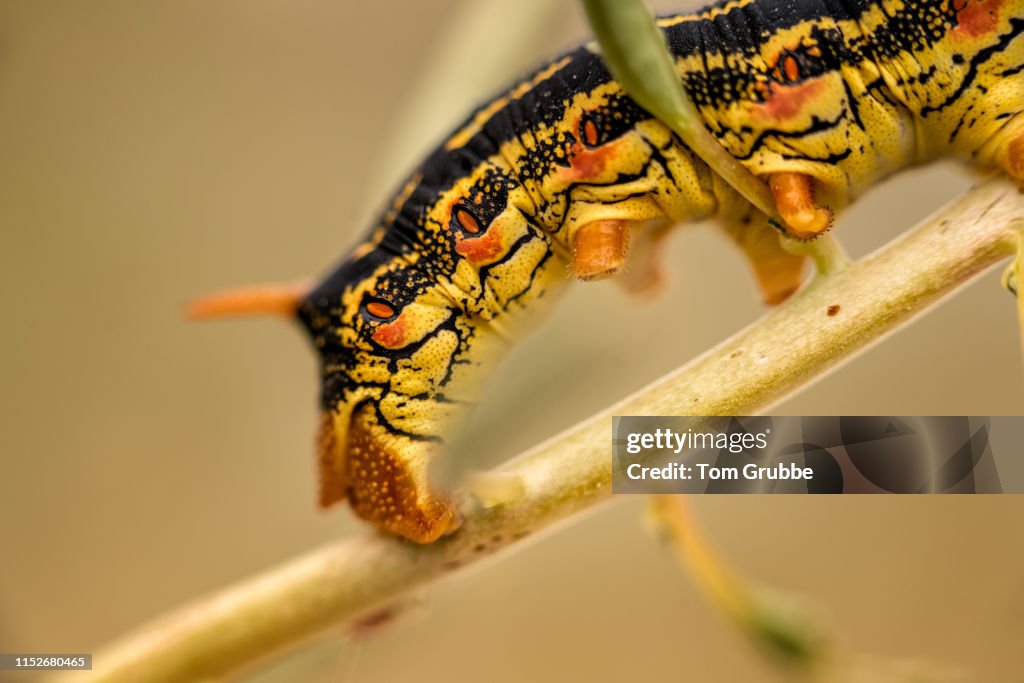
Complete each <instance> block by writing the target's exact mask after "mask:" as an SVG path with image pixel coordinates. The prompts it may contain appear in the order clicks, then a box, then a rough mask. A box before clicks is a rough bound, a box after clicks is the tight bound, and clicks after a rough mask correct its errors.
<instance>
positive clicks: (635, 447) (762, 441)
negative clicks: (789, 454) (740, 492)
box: [626, 428, 814, 481]
mask: <svg viewBox="0 0 1024 683" xmlns="http://www.w3.org/2000/svg"><path fill="white" fill-rule="evenodd" d="M770 433H771V429H766V430H765V431H763V432H731V433H727V432H695V431H693V430H687V431H685V432H676V431H673V430H671V429H660V428H659V429H655V430H653V431H651V432H630V433H629V434H627V435H626V452H627V453H629V454H631V455H638V454H640V453H642V452H644V451H645V450H657V451H662V452H666V451H667V452H673V453H675V454H679V453H681V452H683V451H693V450H703V449H706V450H718V451H728V452H729V453H733V454H739V453H744V452H748V451H754V450H764V449H765V448H767V447H768V435H769V434H770ZM626 476H627V477H629V478H630V479H634V480H647V479H661V480H665V479H674V480H693V479H697V480H704V481H717V480H723V479H732V480H739V479H747V480H751V481H758V480H765V479H776V480H777V479H803V480H810V479H812V478H813V477H814V470H813V469H812V468H810V467H799V466H797V465H796V464H795V463H776V464H773V465H768V466H765V465H758V464H757V463H747V464H745V465H743V466H742V467H734V466H727V465H717V464H711V463H704V462H695V463H693V464H691V465H687V464H684V463H681V462H672V463H667V464H664V465H662V466H660V467H646V466H644V465H642V464H640V463H632V464H630V465H629V466H628V467H627V468H626Z"/></svg>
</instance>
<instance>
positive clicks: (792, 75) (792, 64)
mask: <svg viewBox="0 0 1024 683" xmlns="http://www.w3.org/2000/svg"><path fill="white" fill-rule="evenodd" d="M782 68H783V69H785V71H786V80H787V81H789V82H790V83H795V82H796V81H799V80H800V64H799V62H797V61H796V57H794V56H793V55H786V58H785V59H784V60H783V61H782Z"/></svg>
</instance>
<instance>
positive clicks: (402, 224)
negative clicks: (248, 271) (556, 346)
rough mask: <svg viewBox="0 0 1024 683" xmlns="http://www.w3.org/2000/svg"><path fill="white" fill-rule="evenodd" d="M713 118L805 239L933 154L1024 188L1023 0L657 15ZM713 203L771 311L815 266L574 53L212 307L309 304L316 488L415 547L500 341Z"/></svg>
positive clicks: (831, 2)
mask: <svg viewBox="0 0 1024 683" xmlns="http://www.w3.org/2000/svg"><path fill="white" fill-rule="evenodd" d="M659 25H660V27H661V28H662V30H663V31H664V33H665V37H666V40H667V44H668V46H669V49H670V51H671V52H672V54H673V56H674V58H675V64H676V66H677V68H678V72H679V76H680V78H681V79H682V81H683V84H684V86H685V88H686V90H687V91H688V92H689V94H690V96H691V97H692V98H693V100H694V102H695V103H696V105H697V107H698V109H699V111H700V113H701V115H702V117H703V120H704V124H705V125H706V127H707V128H708V130H709V131H710V132H711V133H712V134H713V135H714V136H715V137H716V138H717V139H718V140H719V141H720V142H721V144H722V145H723V146H724V147H725V148H726V149H727V150H728V151H729V152H730V153H731V154H732V155H734V156H735V157H736V158H737V159H739V160H740V161H741V162H742V163H743V164H744V165H745V166H746V167H747V168H749V169H750V170H751V171H752V172H753V173H754V174H755V175H757V176H759V177H761V178H763V179H765V180H766V181H768V182H769V184H770V186H771V188H772V191H773V194H774V196H775V200H776V203H777V205H778V209H779V213H780V215H781V216H782V217H783V218H784V219H785V221H786V223H787V224H788V228H787V230H788V231H789V232H790V233H791V234H793V235H794V236H796V237H800V238H810V237H813V236H815V235H817V234H819V233H820V232H821V231H823V230H825V229H827V227H828V226H829V224H830V223H831V219H832V212H833V211H834V210H838V209H841V208H842V207H843V206H845V205H846V204H847V203H848V202H849V201H851V200H852V199H854V198H856V197H857V196H858V195H859V194H861V193H862V192H863V191H864V190H865V189H866V188H867V187H869V186H870V185H871V184H872V183H875V182H876V181H878V180H880V179H881V178H883V177H885V176H887V175H889V174H891V173H893V172H896V171H898V170H900V169H902V168H906V167H908V166H912V165H915V164H922V163H926V162H928V161H930V160H932V159H935V158H937V157H954V158H959V159H963V160H965V161H968V162H970V163H972V164H974V165H977V166H979V167H995V168H999V169H1002V170H1003V171H1005V172H1006V173H1008V174H1009V175H1010V176H1011V177H1012V178H1013V179H1014V180H1015V181H1016V182H1017V183H1018V184H1021V185H1022V186H1024V116H1022V114H1021V112H1022V111H1024V35H1022V29H1024V0H727V1H723V2H718V3H717V4H715V5H713V6H711V7H709V8H707V9H705V10H704V11H702V12H700V13H697V14H692V15H685V16H674V17H666V18H663V19H661V20H659ZM709 217H715V218H717V219H718V220H719V222H720V223H721V225H722V226H723V227H724V229H725V230H726V231H727V232H728V233H729V234H730V235H731V236H732V237H733V239H734V240H735V241H736V242H737V244H738V245H739V246H740V247H741V248H742V249H743V250H744V251H745V252H746V254H747V255H748V256H749V257H750V260H751V263H752V265H753V268H754V271H755V274H756V276H757V279H758V282H759V284H760V288H761V292H762V295H763V296H764V298H765V300H766V301H768V302H772V303H774V302H778V301H781V300H783V299H784V298H785V297H786V296H788V295H789V294H790V293H792V292H793V291H794V290H795V289H796V287H797V286H798V285H799V283H800V280H801V269H802V267H803V258H802V257H800V256H794V255H791V254H789V253H787V252H785V251H784V250H783V249H782V248H781V247H780V245H779V240H778V239H777V235H776V234H775V233H774V232H773V230H772V229H770V228H769V227H768V220H767V218H766V217H765V216H763V215H761V214H760V213H759V212H757V211H756V210H755V209H754V208H753V207H752V206H751V205H750V204H749V203H747V202H746V201H745V200H744V199H742V198H741V197H740V195H739V194H737V192H736V191H735V190H733V189H732V188H731V187H729V186H728V185H726V184H725V183H724V182H723V181H722V180H721V179H720V178H718V177H717V176H716V175H715V174H713V173H712V172H711V171H710V170H709V169H708V167H707V166H706V165H705V164H704V163H703V162H702V161H701V160H700V159H699V158H697V157H696V156H695V155H694V154H693V153H691V151H690V150H689V149H687V147H686V146H685V145H683V143H682V142H681V141H680V140H679V139H678V138H677V137H676V136H675V135H674V134H673V133H672V132H671V131H669V129H668V128H666V126H664V125H663V124H662V123H660V122H659V121H657V120H655V119H653V118H652V117H651V115H650V114H648V113H647V112H646V111H644V110H643V109H642V108H640V107H639V106H638V105H636V104H635V103H634V102H633V101H632V100H631V99H630V98H629V97H628V96H627V95H626V94H625V93H624V91H623V89H622V87H621V86H620V85H619V84H618V83H617V82H615V81H614V80H613V79H612V77H611V75H610V74H609V72H608V70H607V69H606V67H605V65H604V63H603V62H602V59H601V57H600V55H599V54H598V53H597V52H596V51H595V50H594V49H593V48H590V47H580V48H577V49H575V50H573V51H571V52H569V53H567V54H565V55H563V56H561V57H559V58H557V59H555V60H554V61H552V62H551V63H549V64H547V65H546V66H544V67H543V68H541V69H539V70H538V71H537V72H536V73H534V74H533V75H532V76H530V77H528V78H527V79H525V80H524V81H523V82H521V83H520V84H518V85H516V86H515V87H514V88H513V89H511V90H510V91H508V92H507V93H505V94H504V95H502V96H500V97H498V98H496V99H494V100H492V101H490V102H488V103H486V104H484V105H483V106H481V107H480V108H479V109H477V110H476V111H475V112H473V114H472V115H470V116H469V118H468V119H467V120H466V121H465V122H464V123H463V125H461V126H460V127H459V128H458V129H457V130H456V131H455V132H454V133H453V134H452V135H451V136H450V137H449V138H448V139H447V141H446V142H444V144H443V145H441V147H439V148H438V149H437V150H436V151H435V152H433V153H432V154H431V155H430V157H429V158H428V159H427V160H426V161H425V162H423V164H422V165H421V166H420V167H419V168H418V169H417V170H416V171H415V172H414V173H413V174H412V176H411V177H410V178H409V179H408V181H407V182H406V183H405V185H404V186H403V187H402V188H401V190H400V191H399V192H398V193H397V194H396V195H395V197H394V199H393V201H392V202H391V204H390V207H389V209H388V210H387V212H386V213H385V214H384V215H383V216H382V217H381V218H380V220H379V222H378V223H377V224H376V225H375V227H374V229H373V230H372V232H371V233H370V235H369V237H368V238H367V239H366V240H365V241H364V242H363V243H361V244H359V245H358V246H356V247H355V248H354V249H353V250H352V252H351V253H350V254H349V255H348V257H347V258H346V259H345V260H344V261H343V262H342V263H341V265H340V266H339V267H338V268H337V269H336V270H335V271H334V272H332V273H330V274H329V275H328V276H327V277H326V278H324V279H323V280H322V281H320V282H319V283H318V284H316V285H315V286H308V285H300V286H294V287H281V288H266V289H257V290H246V291H243V292H235V293H228V294H223V295H214V296H213V297H209V298H206V299H203V300H200V301H198V302H197V303H196V304H195V305H194V307H193V312H194V313H195V314H196V315H199V316H205V315H216V314H220V313H232V312H254V311H275V312H281V313H285V314H288V315H297V317H298V319H299V320H300V321H301V322H302V324H303V325H304V326H305V327H306V328H307V329H308V330H309V333H310V334H311V336H312V338H313V342H314V344H315V346H316V348H317V350H318V351H319V353H320V357H321V361H322V365H321V369H322V377H323V391H322V395H321V407H322V410H323V417H322V424H321V428H320V442H319V443H320V455H319V463H320V482H321V484H320V502H321V504H322V505H324V506H327V505H330V504H332V503H335V502H338V501H342V500H345V499H347V500H348V501H349V502H350V504H351V505H352V508H353V510H355V512H356V514H358V515H359V516H360V517H362V518H364V519H366V520H369V521H370V522H372V523H373V524H375V525H376V526H378V527H379V528H381V529H384V530H386V531H388V532H390V533H394V534H398V535H401V536H404V537H406V538H409V539H412V540H414V541H418V542H430V541H432V540H434V539H436V538H438V537H439V536H441V535H443V534H445V533H446V532H449V531H451V530H453V529H454V528H455V527H456V526H457V525H458V515H457V512H456V510H455V508H454V506H453V504H452V502H451V501H450V500H449V499H448V498H447V497H446V496H445V495H444V494H443V493H440V492H438V491H435V490H434V489H432V488H431V486H430V483H429V481H428V476H427V474H428V473H427V470H428V465H429V463H430V461H431V459H432V458H433V456H434V455H435V454H436V453H437V452H438V451H439V449H440V448H441V447H442V446H443V443H444V439H445V438H446V435H449V434H450V433H451V431H452V430H453V429H454V428H456V427H457V425H458V423H459V422H460V421H462V420H463V419H464V418H465V416H466V414H467V412H468V410H469V409H470V407H471V406H472V404H473V402H474V400H475V398H476V389H477V386H478V382H479V380H480V378H481V376H482V375H484V374H486V372H487V370H488V368H489V367H491V364H492V363H493V362H494V360H495V358H496V356H497V355H498V354H500V353H501V351H502V350H503V349H504V348H505V347H506V346H507V344H508V343H509V341H510V340H511V339H513V338H514V336H515V335H516V333H517V331H518V330H519V329H521V328H522V322H521V321H522V319H524V318H525V317H527V314H530V315H533V314H534V313H535V312H536V309H538V308H540V307H541V304H542V303H544V302H546V301H550V300H551V299H552V298H553V296H552V295H553V294H554V293H555V290H557V289H558V288H560V287H561V285H562V284H563V283H564V282H565V281H566V280H567V279H568V278H567V276H566V271H567V266H568V268H569V270H570V271H571V272H572V273H573V274H574V275H575V276H576V277H577V278H579V279H583V280H589V279H594V278H599V277H604V276H608V275H613V274H616V273H619V272H620V271H622V270H623V269H624V266H625V265H626V261H627V258H628V260H629V263H630V268H629V272H628V273H623V274H622V277H624V278H629V280H628V283H627V284H629V285H630V286H631V287H633V288H636V289H645V288H649V287H650V286H652V285H653V284H655V283H656V281H657V279H658V273H657V267H656V263H655V261H654V257H653V254H654V253H655V248H654V247H656V245H657V242H658V241H659V240H660V239H661V238H662V237H663V236H664V235H665V234H666V233H667V231H668V228H669V226H671V225H674V224H679V223H683V222H687V221H697V220H702V219H705V218H709Z"/></svg>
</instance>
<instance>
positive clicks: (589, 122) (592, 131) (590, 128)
mask: <svg viewBox="0 0 1024 683" xmlns="http://www.w3.org/2000/svg"><path fill="white" fill-rule="evenodd" d="M582 133H583V136H582V137H583V142H585V143H587V146H588V147H597V143H598V141H599V140H600V139H601V138H600V134H599V132H598V130H597V124H596V123H594V119H592V118H590V117H589V116H588V117H586V118H585V119H584V120H583V127H582Z"/></svg>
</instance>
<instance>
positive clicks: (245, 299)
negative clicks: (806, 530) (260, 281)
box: [185, 280, 313, 320]
mask: <svg viewBox="0 0 1024 683" xmlns="http://www.w3.org/2000/svg"><path fill="white" fill-rule="evenodd" d="M312 288H313V282H312V280H300V281H298V282H282V283H277V284H269V285H253V286H251V287H239V288H236V289H225V290H224V291H221V292H214V293H212V294H207V295H205V296H201V297H198V298H196V299H192V300H191V301H189V302H188V303H186V304H185V316H186V317H188V318H189V319H190V320H207V319H209V318H223V317H226V316H233V315H279V316H282V317H286V318H287V317H291V316H293V315H295V311H296V310H297V309H298V307H299V303H300V302H301V301H302V300H303V299H304V298H305V297H306V295H307V294H308V293H309V292H310V290H311V289H312Z"/></svg>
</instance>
